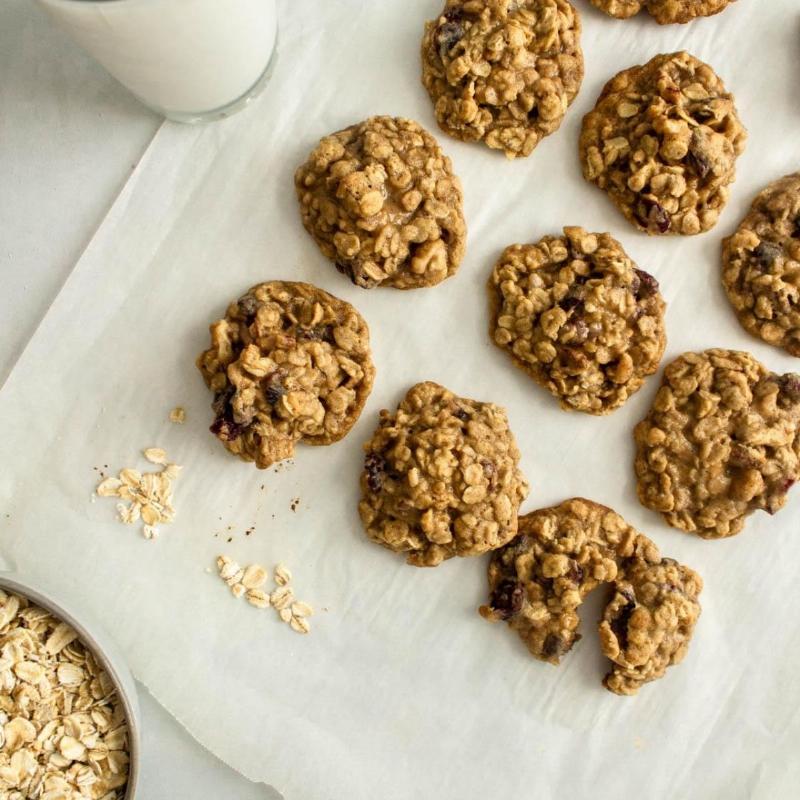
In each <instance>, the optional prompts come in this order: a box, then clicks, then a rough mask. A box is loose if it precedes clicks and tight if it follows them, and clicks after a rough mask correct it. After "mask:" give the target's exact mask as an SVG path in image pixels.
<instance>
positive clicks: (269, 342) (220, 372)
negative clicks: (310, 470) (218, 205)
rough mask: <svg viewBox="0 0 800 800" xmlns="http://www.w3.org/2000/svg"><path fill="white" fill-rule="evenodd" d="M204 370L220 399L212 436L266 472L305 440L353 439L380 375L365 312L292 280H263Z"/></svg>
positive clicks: (230, 318) (234, 312)
mask: <svg viewBox="0 0 800 800" xmlns="http://www.w3.org/2000/svg"><path fill="white" fill-rule="evenodd" d="M197 366H198V368H199V369H200V372H201V373H202V374H203V379H204V380H205V382H206V384H207V385H208V387H209V389H211V391H213V392H214V403H213V409H214V413H215V415H216V416H215V419H214V423H213V424H212V426H211V432H212V433H213V434H215V435H216V436H217V438H219V439H220V441H221V442H222V443H223V444H224V445H225V447H226V448H227V449H228V450H230V452H231V453H234V454H235V455H237V456H239V457H240V458H242V459H243V460H244V461H255V463H256V466H257V467H259V468H260V469H265V468H266V467H268V466H269V465H270V464H273V463H274V462H276V461H281V460H282V459H285V458H290V457H291V456H292V454H293V453H294V446H295V444H296V443H297V442H298V441H303V442H306V443H307V444H315V445H322V444H331V443H332V442H336V441H338V440H339V439H341V438H342V437H343V436H345V435H346V434H347V432H348V431H349V430H350V428H352V427H353V425H354V423H355V421H356V420H357V419H358V416H359V414H360V413H361V409H362V408H363V406H364V403H365V402H366V399H367V397H368V395H369V393H370V391H371V390H372V383H373V380H374V377H375V369H374V367H373V366H372V358H371V355H370V349H369V329H368V328H367V323H366V322H365V321H364V320H363V318H362V317H361V315H360V314H359V313H358V312H357V311H356V310H355V309H354V308H353V307H352V306H351V305H350V304H349V303H346V302H344V300H339V299H338V298H337V297H334V296H333V295H330V294H328V293H327V292H324V291H322V289H318V288H317V287H316V286H312V285H311V284H308V283H294V282H292V281H271V282H269V283H261V284H259V285H258V286H254V287H253V288H252V289H250V291H248V292H247V293H246V294H244V295H243V296H242V297H240V298H239V300H237V301H236V302H234V303H231V305H230V306H228V311H227V313H226V314H225V317H224V318H223V319H220V320H217V321H216V322H215V323H213V324H212V325H211V347H210V348H209V349H208V350H206V351H205V352H204V353H202V354H201V355H200V357H199V358H198V359H197Z"/></svg>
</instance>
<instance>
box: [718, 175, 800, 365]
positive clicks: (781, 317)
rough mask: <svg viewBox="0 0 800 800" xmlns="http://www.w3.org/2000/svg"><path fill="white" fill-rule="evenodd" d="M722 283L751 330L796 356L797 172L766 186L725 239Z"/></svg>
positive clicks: (799, 317)
mask: <svg viewBox="0 0 800 800" xmlns="http://www.w3.org/2000/svg"><path fill="white" fill-rule="evenodd" d="M722 284H723V286H724V287H725V291H726V292H727V293H728V299H729V300H730V301H731V304H732V305H733V308H734V310H735V311H736V316H737V317H738V318H739V322H741V323H742V325H743V326H744V327H745V328H746V329H747V330H748V331H749V332H750V333H752V334H753V335H754V336H758V337H759V338H761V339H763V340H764V341H765V342H769V344H774V345H776V346H778V347H782V348H783V349H784V350H786V351H787V352H788V353H790V354H791V355H793V356H800V172H796V173H795V174H794V175H787V176H786V177H785V178H781V179H780V180H777V181H775V182H774V183H771V184H770V185H769V186H767V188H766V189H764V191H763V192H761V194H759V195H758V197H756V199H755V201H754V202H753V205H752V206H751V208H750V212H749V213H748V215H747V216H746V217H745V218H744V219H743V220H742V222H741V224H740V225H739V228H738V229H737V231H736V233H735V234H734V235H733V236H729V237H728V238H727V239H725V241H724V242H723V244H722Z"/></svg>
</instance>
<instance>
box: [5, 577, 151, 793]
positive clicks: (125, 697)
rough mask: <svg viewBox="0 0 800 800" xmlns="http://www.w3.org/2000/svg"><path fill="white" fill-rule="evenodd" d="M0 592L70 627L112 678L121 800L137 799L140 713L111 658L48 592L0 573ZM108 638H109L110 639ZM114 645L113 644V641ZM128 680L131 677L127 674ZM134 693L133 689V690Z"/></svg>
mask: <svg viewBox="0 0 800 800" xmlns="http://www.w3.org/2000/svg"><path fill="white" fill-rule="evenodd" d="M0 589H2V590H4V591H7V590H10V591H12V592H14V593H15V594H19V595H22V596H23V597H25V598H26V599H28V600H30V601H32V602H33V603H36V604H37V605H40V606H42V608H44V609H45V610H46V611H49V612H50V613H51V614H53V616H54V617H56V618H58V619H60V620H62V621H63V622H66V623H67V624H68V625H70V626H71V627H73V628H74V629H75V630H76V631H77V632H78V635H79V637H80V638H81V639H82V640H83V643H84V644H85V645H86V646H87V647H88V648H89V650H91V651H92V654H93V655H94V656H95V657H96V658H97V660H98V661H99V662H100V665H101V666H102V667H103V669H104V670H105V671H106V672H107V673H108V675H109V676H110V678H111V681H112V683H113V684H114V688H115V689H116V690H117V696H118V697H119V698H120V700H121V702H122V707H123V710H124V712H125V719H126V720H127V723H128V759H129V760H128V782H127V784H126V785H125V795H124V800H133V799H134V797H135V796H136V789H137V786H138V783H139V761H140V758H141V731H140V726H139V716H138V715H139V712H138V698H137V697H136V696H135V695H134V698H133V699H132V698H131V696H130V694H129V692H128V689H127V688H126V683H125V680H123V678H122V677H121V675H120V671H119V670H118V669H117V666H116V664H115V663H114V658H113V657H112V656H109V655H108V653H106V651H105V650H104V649H103V647H102V645H101V644H100V643H99V642H98V641H97V639H96V638H95V636H94V634H92V632H91V631H90V630H89V629H88V628H87V627H86V625H84V623H82V622H81V621H80V620H79V619H77V617H75V615H74V614H73V613H72V612H71V611H69V610H68V609H67V608H65V607H64V606H63V605H62V604H61V601H60V600H55V599H53V597H52V595H51V594H50V593H49V590H48V591H46V592H45V591H42V590H41V589H38V588H36V586H33V585H31V584H30V583H29V582H27V581H26V580H25V579H24V578H22V577H20V576H18V575H17V574H16V573H11V572H2V571H0ZM109 638H110V637H109ZM112 641H113V640H112ZM123 665H124V666H125V669H128V666H127V664H125V663H124V662H123ZM129 674H130V677H131V679H133V674H132V673H129ZM131 682H132V681H131ZM133 691H134V693H135V691H136V688H135V686H134V687H133Z"/></svg>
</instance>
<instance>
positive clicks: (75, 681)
mask: <svg viewBox="0 0 800 800" xmlns="http://www.w3.org/2000/svg"><path fill="white" fill-rule="evenodd" d="M138 719H139V707H138V702H137V698H136V686H135V683H134V681H133V676H132V675H131V673H130V671H129V670H128V668H127V667H126V666H125V662H124V661H123V660H122V658H121V657H120V655H119V654H118V653H117V652H116V648H115V645H114V643H113V642H112V641H111V640H110V639H109V638H108V636H107V634H104V633H103V632H102V629H98V628H96V627H95V626H94V625H92V629H91V632H90V631H89V630H88V629H87V628H86V627H85V625H84V624H82V623H81V622H79V621H78V620H77V619H76V618H75V616H74V615H73V614H71V613H70V611H69V610H68V609H67V608H65V607H64V606H63V605H62V604H61V603H60V602H56V601H55V600H53V599H52V597H51V595H50V594H49V593H43V592H42V591H41V590H40V589H36V588H34V587H33V586H32V585H31V583H30V582H28V581H27V580H25V579H24V578H22V577H20V576H19V575H17V574H16V573H14V574H11V573H0V797H2V798H8V799H9V800H27V798H38V799H39V800H85V799H86V798H89V799H90V800H132V798H133V797H134V796H135V794H136V784H137V777H138V759H139V752H140V748H139V724H138Z"/></svg>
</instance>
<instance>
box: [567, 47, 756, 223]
mask: <svg viewBox="0 0 800 800" xmlns="http://www.w3.org/2000/svg"><path fill="white" fill-rule="evenodd" d="M746 139H747V133H746V131H745V129H744V127H742V124H741V122H740V121H739V117H738V115H737V113H736V107H735V105H734V99H733V95H731V94H730V93H729V92H726V91H725V86H724V85H723V83H722V81H721V80H720V79H719V78H718V77H717V75H716V74H715V73H714V71H713V70H712V69H711V67H709V66H708V65H707V64H704V63H703V62H702V61H700V60H698V59H696V58H695V57H694V56H692V55H689V53H686V52H680V53H671V54H668V55H659V56H656V57H655V58H653V59H652V60H650V61H648V62H647V64H645V65H644V66H636V67H631V68H630V69H627V70H624V71H623V72H620V73H619V74H618V75H617V76H616V77H614V78H612V79H611V80H610V81H609V82H608V83H607V84H606V86H605V88H604V89H603V91H602V93H601V95H600V97H599V98H598V100H597V103H596V105H595V107H594V110H593V111H590V112H589V113H588V114H587V115H586V116H585V117H584V118H583V129H582V131H581V137H580V158H581V163H582V166H583V176H584V178H586V180H587V181H589V182H590V183H594V184H595V185H596V186H598V187H599V188H601V189H603V190H604V191H605V192H607V193H608V196H609V197H610V198H611V200H612V201H613V203H614V204H615V205H616V206H617V208H619V210H620V211H621V212H622V213H623V214H624V216H625V217H626V218H627V219H628V221H630V222H631V223H632V224H633V225H634V226H635V227H637V228H638V229H639V230H642V231H646V232H647V233H649V234H654V235H655V234H685V235H690V234H696V233H701V232H703V231H707V230H710V229H711V228H713V227H714V225H715V224H716V223H717V220H718V218H719V215H720V212H721V211H722V209H723V208H724V207H725V204H726V203H727V201H728V186H729V185H730V184H731V183H732V182H733V180H734V178H735V173H736V158H737V157H738V156H739V155H740V154H741V153H742V151H743V150H744V146H745V141H746Z"/></svg>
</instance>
